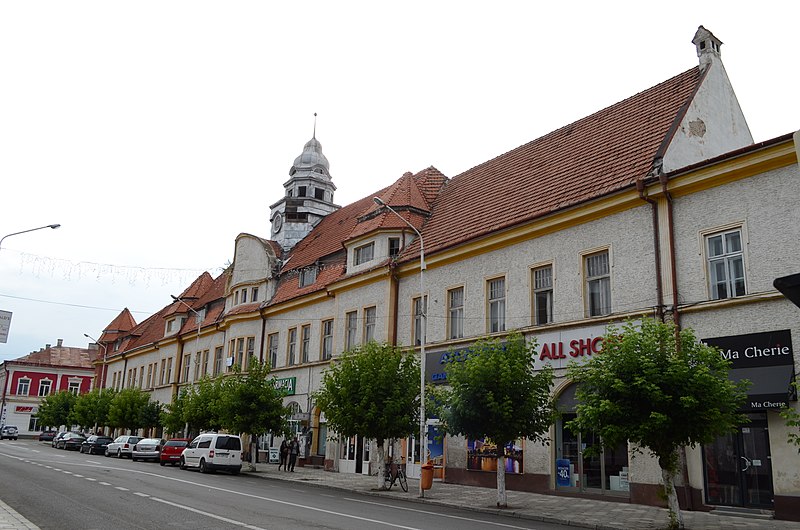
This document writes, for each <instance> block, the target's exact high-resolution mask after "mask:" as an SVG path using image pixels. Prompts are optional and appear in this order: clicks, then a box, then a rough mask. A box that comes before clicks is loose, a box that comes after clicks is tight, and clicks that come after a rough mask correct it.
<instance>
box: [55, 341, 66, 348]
mask: <svg viewBox="0 0 800 530" xmlns="http://www.w3.org/2000/svg"><path fill="white" fill-rule="evenodd" d="M62 344H64V339H58V344H56V348H60V347H61V345H62Z"/></svg>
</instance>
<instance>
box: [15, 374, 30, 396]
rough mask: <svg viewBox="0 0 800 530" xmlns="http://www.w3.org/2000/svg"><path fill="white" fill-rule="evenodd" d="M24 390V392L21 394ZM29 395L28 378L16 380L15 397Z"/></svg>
mask: <svg viewBox="0 0 800 530" xmlns="http://www.w3.org/2000/svg"><path fill="white" fill-rule="evenodd" d="M23 390H24V392H23ZM30 393H31V380H30V378H28V377H20V378H19V379H17V395H18V396H29V395H30Z"/></svg>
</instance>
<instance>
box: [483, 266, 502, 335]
mask: <svg viewBox="0 0 800 530" xmlns="http://www.w3.org/2000/svg"><path fill="white" fill-rule="evenodd" d="M487 302H488V308H487V309H488V313H487V314H488V316H489V322H488V331H489V333H498V332H500V331H505V330H506V279H505V278H495V279H493V280H489V282H488V284H487Z"/></svg>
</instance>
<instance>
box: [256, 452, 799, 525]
mask: <svg viewBox="0 0 800 530" xmlns="http://www.w3.org/2000/svg"><path fill="white" fill-rule="evenodd" d="M243 472H245V471H244V470H243ZM249 474H250V475H252V476H257V477H259V478H264V479H272V480H285V481H290V482H302V483H304V484H312V485H316V486H319V487H325V488H333V489H340V490H344V491H357V492H359V493H362V494H365V495H374V496H377V497H387V498H396V499H404V500H408V501H413V502H420V503H425V504H431V505H440V506H453V507H458V508H463V509H466V510H472V511H476V512H483V513H492V514H501V515H507V516H509V517H517V518H522V519H530V520H534V521H544V522H549V523H560V524H565V525H570V526H575V527H580V528H595V529H597V530H606V529H607V530H618V529H623V528H624V529H629V528H635V529H637V530H639V529H642V530H647V529H653V530H655V529H659V528H664V527H665V526H666V525H667V522H668V521H669V518H668V512H667V510H666V509H664V508H656V507H653V506H644V505H641V504H628V503H620V502H606V501H597V500H591V499H582V498H576V497H562V496H556V495H541V494H537V493H525V492H520V491H509V492H508V505H509V507H508V508H507V509H503V510H500V509H498V508H496V506H495V505H496V502H497V493H496V490H494V489H490V488H480V487H476V486H463V485H460V484H445V483H442V482H434V483H433V488H432V489H430V490H428V491H426V492H425V498H424V499H421V498H419V497H418V493H417V492H418V488H419V481H418V480H415V479H409V480H408V493H405V492H404V491H403V490H402V489H400V487H399V486H397V485H395V486H394V487H393V488H392V489H391V491H379V490H377V489H376V486H377V478H376V477H370V476H365V475H356V474H353V473H333V472H328V471H323V470H321V469H312V468H307V467H297V468H295V471H294V472H293V473H292V472H286V471H278V466H277V464H256V469H255V471H251V472H249ZM682 513H683V520H684V524H685V525H686V528H687V529H689V530H723V529H724V530H728V529H732V528H735V529H739V528H741V529H758V530H769V529H790V528H791V529H794V530H797V528H799V527H800V523H797V522H796V521H774V520H771V519H755V518H745V517H736V516H730V515H717V514H713V513H709V512H688V511H684V512H682Z"/></svg>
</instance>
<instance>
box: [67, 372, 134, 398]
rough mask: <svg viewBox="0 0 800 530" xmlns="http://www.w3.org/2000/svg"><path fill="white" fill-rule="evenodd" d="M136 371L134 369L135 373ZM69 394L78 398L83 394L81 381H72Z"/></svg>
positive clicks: (68, 390)
mask: <svg viewBox="0 0 800 530" xmlns="http://www.w3.org/2000/svg"><path fill="white" fill-rule="evenodd" d="M135 371H136V370H135V369H134V372H135ZM67 392H69V393H70V394H73V395H75V396H77V395H78V394H80V392H81V382H80V381H70V382H69V388H67Z"/></svg>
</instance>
